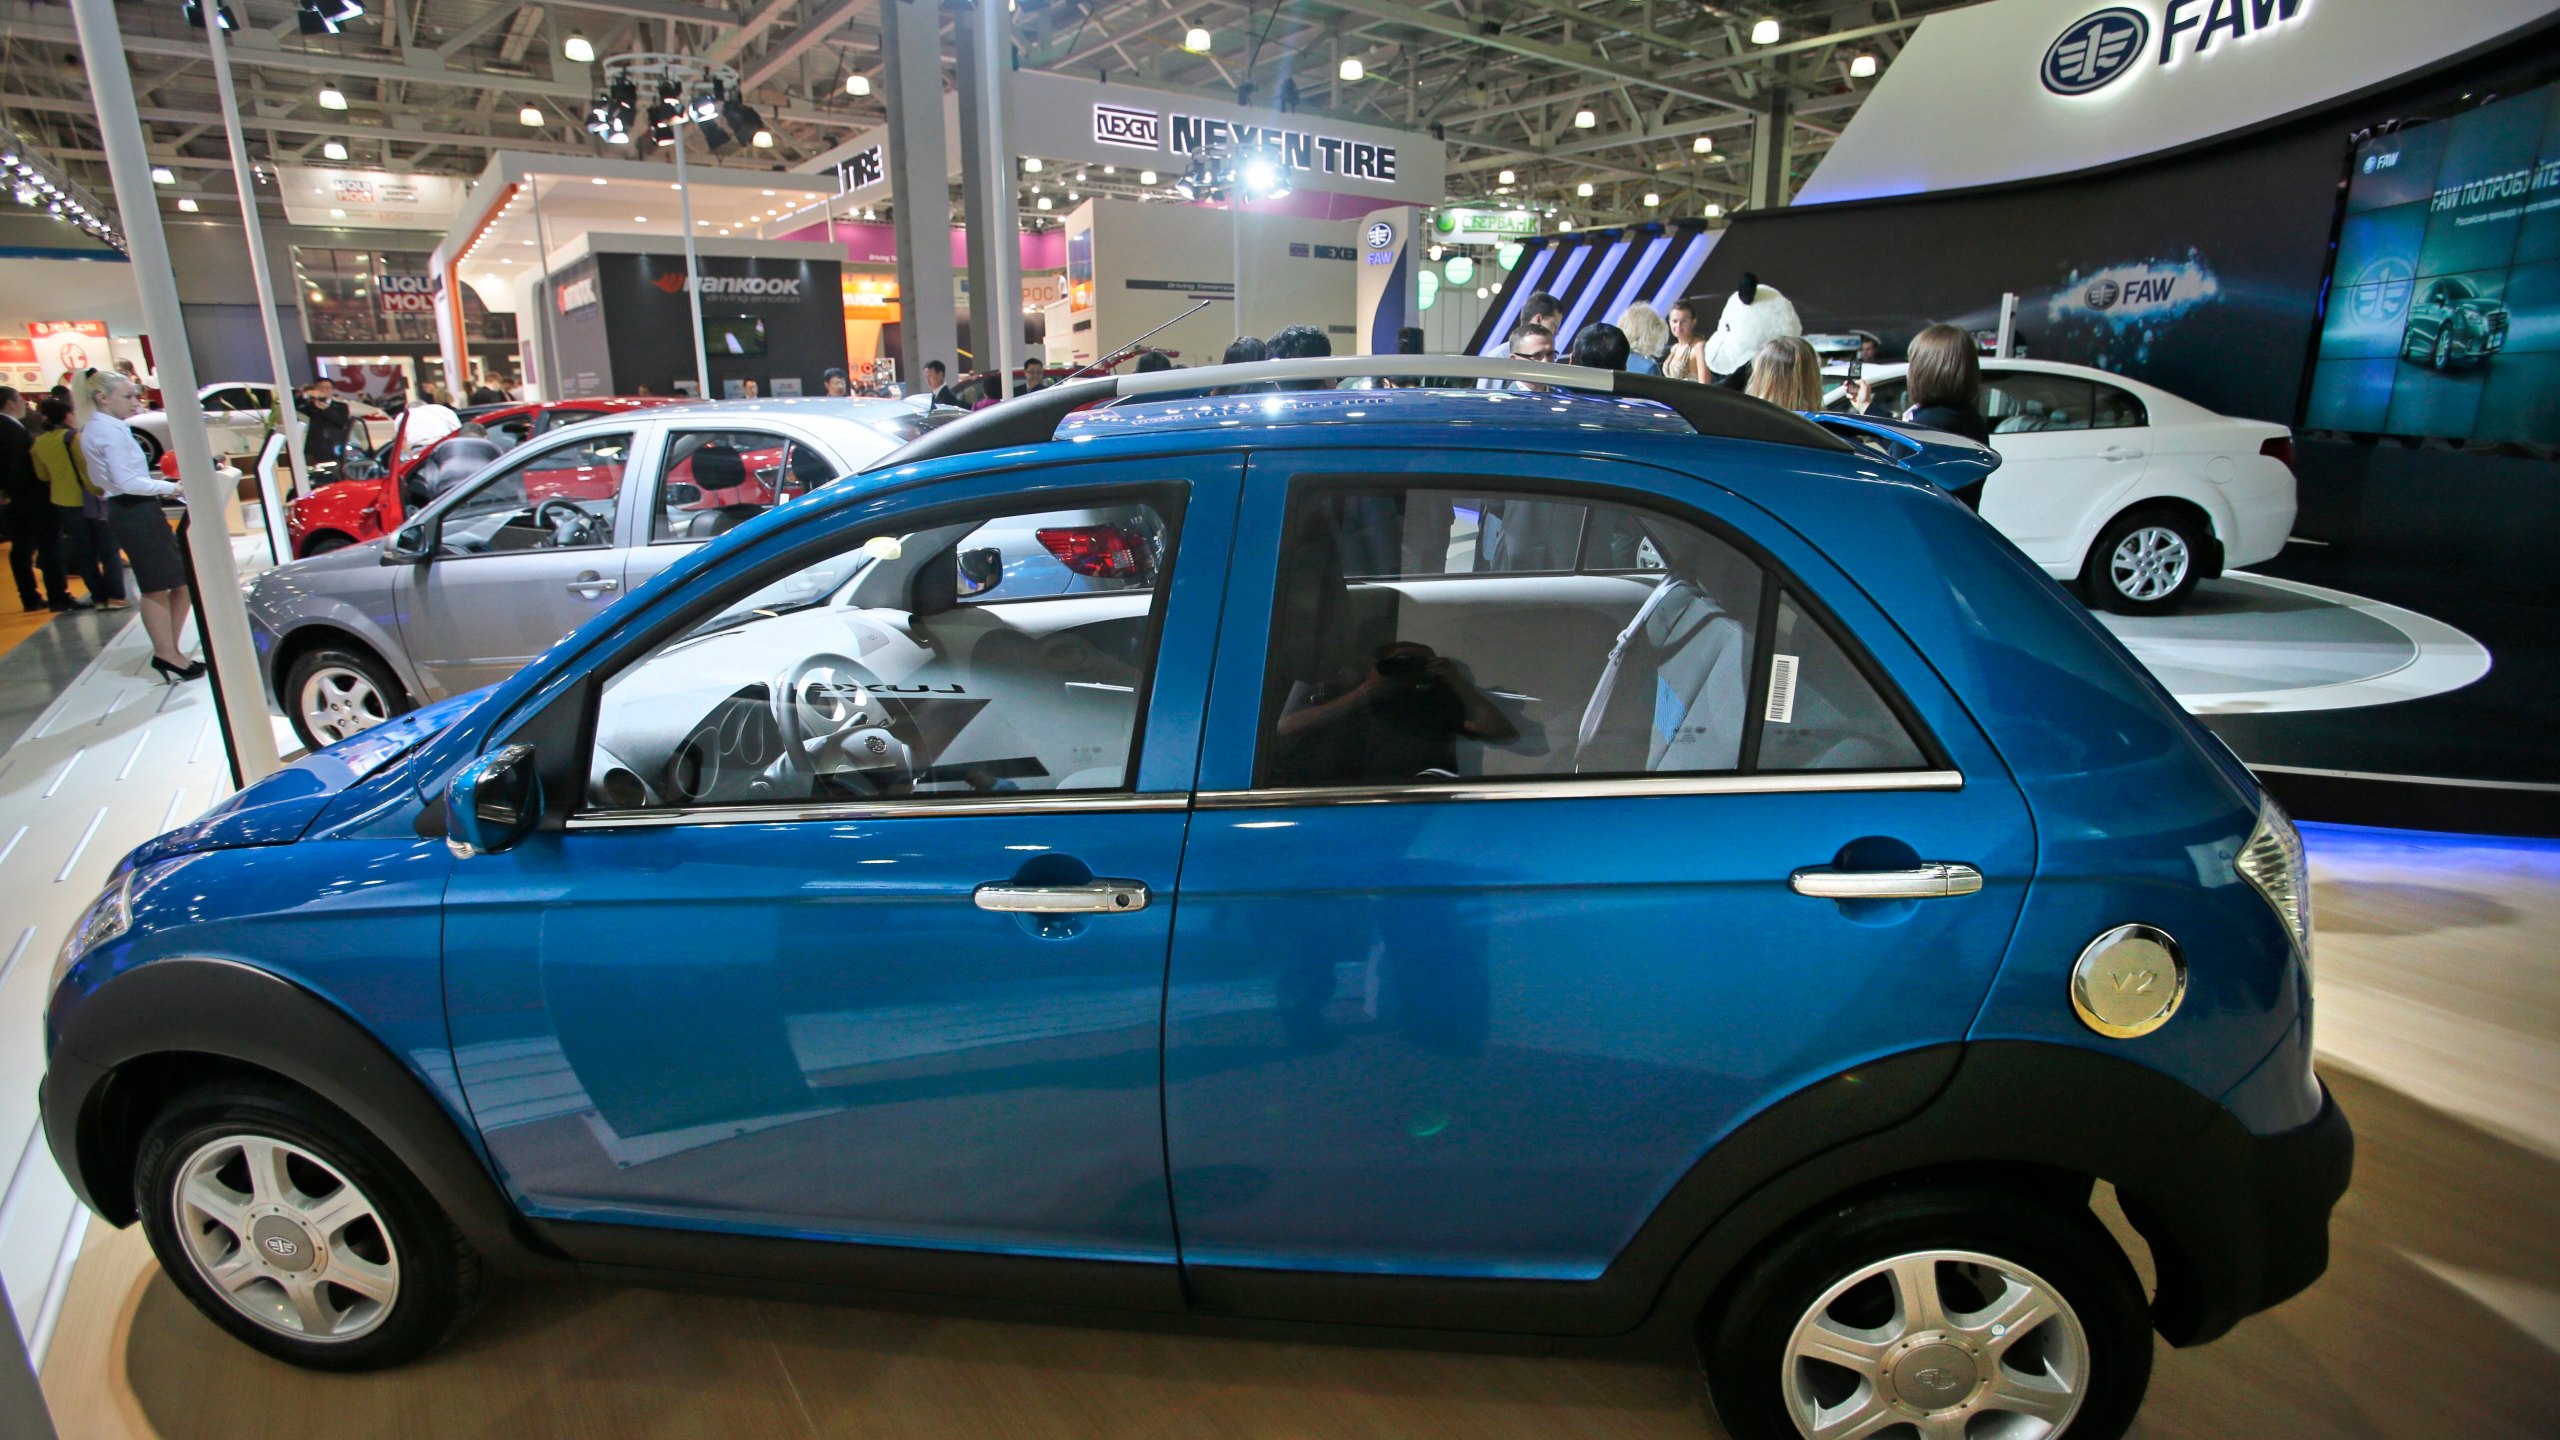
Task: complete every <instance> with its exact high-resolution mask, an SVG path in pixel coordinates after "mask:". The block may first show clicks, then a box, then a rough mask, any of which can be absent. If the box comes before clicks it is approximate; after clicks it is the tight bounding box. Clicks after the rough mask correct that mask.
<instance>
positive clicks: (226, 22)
mask: <svg viewBox="0 0 2560 1440" xmlns="http://www.w3.org/2000/svg"><path fill="white" fill-rule="evenodd" d="M179 13H180V14H182V15H184V16H186V19H187V25H188V27H189V28H191V29H196V30H201V29H203V28H204V0H187V3H186V4H185V5H184V6H182V7H181V8H180V10H179ZM220 13H221V15H222V28H223V29H225V30H237V29H239V28H240V17H239V16H238V15H236V14H233V13H232V10H231V7H230V6H228V5H224V6H221V7H220Z"/></svg>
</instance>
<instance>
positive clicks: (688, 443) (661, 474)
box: [623, 420, 846, 590]
mask: <svg viewBox="0 0 2560 1440" xmlns="http://www.w3.org/2000/svg"><path fill="white" fill-rule="evenodd" d="M665 428H666V435H667V439H666V449H665V451H664V458H663V459H662V460H661V462H660V463H659V465H658V467H657V474H656V479H655V481H654V482H653V483H652V484H651V485H650V486H649V487H648V490H647V492H646V497H647V498H646V508H645V509H644V510H643V511H642V512H641V515H640V516H639V517H637V518H639V519H640V521H641V523H640V525H639V526H638V527H636V530H637V533H635V534H634V535H633V536H632V544H631V550H630V552H629V554H628V556H627V557H626V558H625V560H624V562H623V583H624V585H625V587H626V588H629V589H634V590H636V589H638V588H640V585H641V584H642V582H644V581H646V580H648V579H649V578H650V577H651V576H653V575H655V574H657V573H658V572H659V571H661V570H664V569H665V568H667V567H668V566H669V565H672V564H674V563H675V562H676V561H678V560H681V559H683V558H684V557H685V556H687V555H689V554H691V553H693V550H694V548H695V547H697V546H699V545H700V544H702V542H704V541H705V540H708V539H710V538H711V537H713V536H714V535H723V534H726V533H728V532H729V531H731V530H735V529H737V528H738V527H739V526H740V525H743V524H745V523H746V522H748V521H749V520H752V519H754V518H755V517H756V516H758V515H761V514H763V513H764V512H765V511H767V510H770V509H772V508H773V507H774V506H775V505H777V504H779V503H781V501H783V500H787V499H790V498H792V497H793V496H797V495H800V494H804V493H806V492H807V491H808V490H809V489H810V488H811V487H812V486H813V485H823V484H825V483H826V482H827V481H829V480H832V479H834V478H835V477H836V476H838V475H841V474H843V473H844V472H845V468H846V467H844V466H842V465H840V464H839V462H838V460H837V459H836V457H834V456H833V455H831V454H829V453H828V452H827V451H825V450H823V449H821V448H819V447H818V446H817V445H815V444H813V443H812V442H811V441H809V440H808V439H806V438H805V437H803V436H801V435H800V434H798V433H796V432H793V431H788V430H785V429H783V428H781V427H778V426H770V425H722V424H717V423H714V422H711V421H707V420H706V421H702V422H698V423H694V424H681V423H676V422H672V421H671V422H669V423H668V424H667V425H666V427H665Z"/></svg>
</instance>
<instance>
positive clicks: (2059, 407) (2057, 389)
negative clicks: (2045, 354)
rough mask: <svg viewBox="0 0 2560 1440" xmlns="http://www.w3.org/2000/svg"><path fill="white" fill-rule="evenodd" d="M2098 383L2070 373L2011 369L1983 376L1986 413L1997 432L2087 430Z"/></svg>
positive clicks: (1983, 396) (1983, 398) (2016, 433)
mask: <svg viewBox="0 0 2560 1440" xmlns="http://www.w3.org/2000/svg"><path fill="white" fill-rule="evenodd" d="M2096 390H2097V387H2096V386H2094V385H2092V384H2091V383H2090V382H2088V381H2086V380H2079V379H2074V378H2073V377H2071V376H2068V375H2045V374H2041V373H2038V372H2036V371H2030V370H2009V371H2001V372H1996V373H1993V374H1988V375H1985V376H1983V377H1982V416H1983V418H1984V419H1986V420H1988V421H1990V422H1991V433H1992V434H1994V435H2027V434H2037V433H2041V432H2043V431H2047V430H2086V429H2088V428H2089V411H2090V408H2091V407H2092V405H2093V404H2094V403H2095V399H2096Z"/></svg>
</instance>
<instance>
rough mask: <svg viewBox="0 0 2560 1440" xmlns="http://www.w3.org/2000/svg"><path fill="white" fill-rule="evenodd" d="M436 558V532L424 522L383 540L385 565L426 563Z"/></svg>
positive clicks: (383, 560) (383, 561)
mask: <svg viewBox="0 0 2560 1440" xmlns="http://www.w3.org/2000/svg"><path fill="white" fill-rule="evenodd" d="M434 558H436V542H435V533H434V531H433V529H432V528H431V527H430V526H428V525H426V524H424V523H423V522H422V523H420V524H416V525H412V526H409V527H408V528H407V529H404V530H401V531H399V532H398V533H397V534H394V535H393V536H392V537H391V538H390V539H388V540H385V541H383V542H382V563H383V564H385V565H424V564H425V563H427V562H428V561H430V560H433V559H434Z"/></svg>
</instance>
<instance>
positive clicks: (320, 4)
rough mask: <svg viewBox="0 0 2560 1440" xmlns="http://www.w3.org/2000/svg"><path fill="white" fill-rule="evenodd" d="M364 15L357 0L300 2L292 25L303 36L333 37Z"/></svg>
mask: <svg viewBox="0 0 2560 1440" xmlns="http://www.w3.org/2000/svg"><path fill="white" fill-rule="evenodd" d="M363 14H364V6H363V5H362V4H360V3H358V0H302V7H301V10H300V12H299V13H298V14H297V15H296V16H295V17H294V23H295V24H296V25H297V26H299V27H300V28H301V31H302V33H303V34H305V35H335V34H337V33H338V32H339V31H340V30H343V29H345V28H346V24H347V22H348V21H350V20H354V19H358V18H360V17H361V16H362V15H363Z"/></svg>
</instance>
